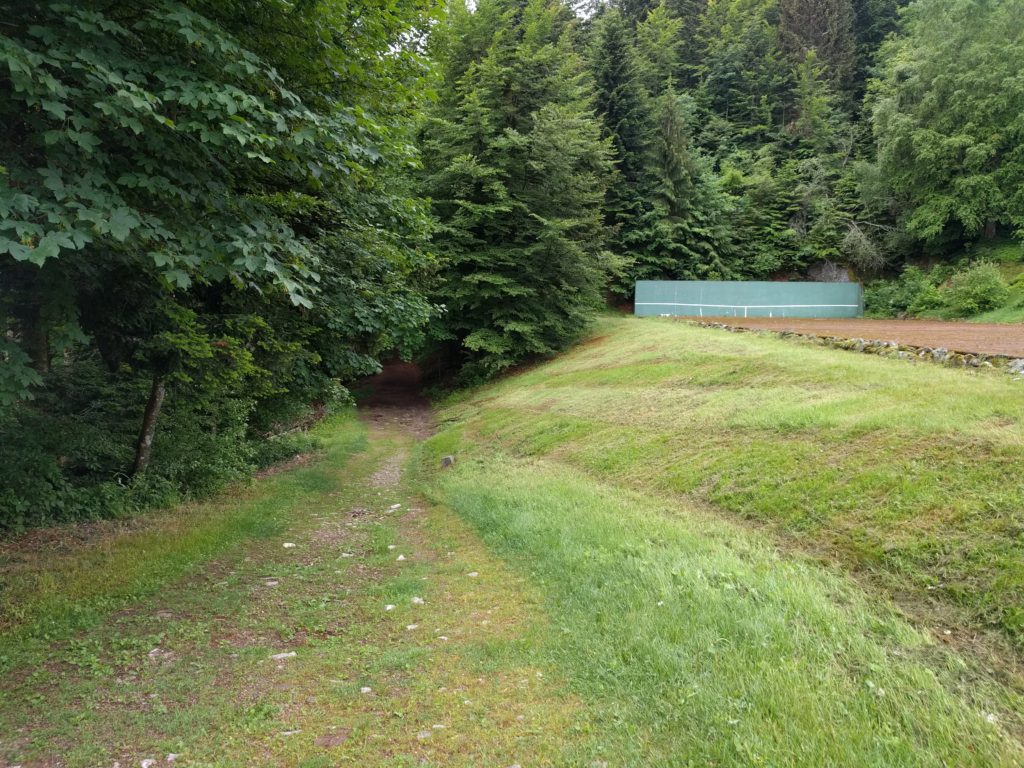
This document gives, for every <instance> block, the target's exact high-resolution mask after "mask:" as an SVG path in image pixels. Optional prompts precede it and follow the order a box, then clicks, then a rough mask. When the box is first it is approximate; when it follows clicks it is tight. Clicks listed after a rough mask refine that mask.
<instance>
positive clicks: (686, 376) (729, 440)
mask: <svg viewBox="0 0 1024 768" xmlns="http://www.w3.org/2000/svg"><path fill="white" fill-rule="evenodd" d="M442 420H443V423H444V424H445V428H444V429H443V430H442V431H441V432H440V433H439V434H438V435H436V436H435V437H433V438H432V439H431V440H430V441H428V443H427V444H426V447H425V451H424V461H425V462H426V464H425V465H426V466H433V465H435V464H436V461H437V459H438V458H439V457H440V456H443V455H446V454H454V455H456V457H457V464H456V470H455V471H447V472H443V473H439V474H437V475H436V476H435V477H434V479H433V480H430V481H429V482H430V484H431V485H430V487H431V493H432V494H433V497H434V498H435V500H436V501H438V502H439V503H443V504H446V505H448V506H449V507H451V508H452V509H454V510H455V511H456V512H458V513H459V514H460V515H462V516H463V517H464V518H465V519H466V520H468V521H469V522H470V523H471V524H472V525H473V526H474V527H475V529H476V530H477V531H478V532H479V534H480V535H481V536H482V538H483V539H484V541H485V542H486V543H487V544H488V545H489V546H491V547H492V548H493V549H494V550H495V551H496V552H498V553H499V554H501V555H502V556H503V557H504V558H505V559H506V560H508V561H509V562H510V563H511V564H512V565H513V566H514V567H517V568H519V569H520V570H521V572H522V573H524V574H527V575H528V576H529V577H530V578H531V580H532V581H533V582H534V583H536V584H538V585H539V586H540V588H541V589H542V591H543V593H544V595H545V603H544V605H545V609H546V611H547V613H548V619H549V621H550V622H551V625H552V633H551V636H550V637H549V638H548V641H547V643H546V644H545V646H544V649H543V650H542V651H540V652H542V653H546V654H549V658H550V659H551V661H552V663H554V664H556V665H557V666H558V667H559V668H560V669H561V670H562V672H563V675H564V676H565V677H567V678H568V679H569V680H571V681H572V684H573V685H574V686H575V688H574V690H575V692H576V694H577V695H579V696H580V697H581V698H582V699H583V700H585V701H588V702H589V703H590V705H591V706H592V707H595V708H598V709H599V710H600V709H601V708H604V711H605V712H606V713H607V723H608V726H607V731H606V734H605V735H606V739H607V748H608V750H609V755H610V758H609V765H616V764H629V765H737V766H738V765H808V766H810V765H815V766H818V765H836V766H839V765H842V766H847V765H875V766H893V765H907V766H911V765H915V766H917V765H1001V764H1008V765H1009V764H1020V763H1021V760H1022V752H1021V744H1020V736H1021V733H1022V730H1024V728H1022V721H1021V712H1022V708H1024V707H1022V699H1021V695H1020V694H1021V690H1022V686H1021V676H1020V667H1019V660H1020V652H1021V649H1022V640H1024V624H1022V619H1024V613H1022V607H1024V594H1022V589H1021V586H1022V578H1024V563H1022V561H1021V554H1022V549H1024V542H1022V539H1021V532H1022V526H1021V524H1022V521H1024V504H1022V502H1024V489H1022V483H1021V470H1022V468H1024V383H1022V382H1019V381H1014V380H1012V379H1010V378H1009V377H1007V376H1006V375H1005V374H999V373H996V372H992V371H984V370H983V371H962V370H952V369H945V368H941V367H939V366H935V365H930V364H912V363H908V362H904V361H895V360H888V359H882V358H877V357H872V356H867V355H858V354H854V353H849V352H843V351H837V350H829V349H824V348H820V347H815V346H810V345H803V344H801V343H798V342H794V341H788V340H781V339H777V338H774V337H765V336H757V335H753V334H732V333H728V332H725V331H721V330H716V329H706V328H698V327H694V326H691V325H688V324H685V323H680V322H672V321H661V320H643V321H641V320H634V319H625V318H615V319H612V318H609V319H605V320H603V321H602V323H601V325H600V327H599V328H598V330H597V333H596V335H595V337H594V338H593V339H592V340H591V341H589V342H588V343H585V344H583V345H581V346H580V347H578V348H577V349H576V350H574V351H572V352H570V353H569V354H566V355H564V356H562V357H560V358H558V359H557V360H554V361H553V362H550V363H547V364H544V365H540V366H538V367H535V368H533V369H530V370H528V371H526V372H524V373H521V374H519V375H516V376H512V377H510V378H507V379H506V380H504V381H502V382H500V383H498V384H496V385H493V386H490V387H486V388H483V389H480V390H478V391H476V392H474V393H472V394H470V395H468V396H464V397H462V398H460V399H458V400H456V401H453V402H451V403H450V404H449V405H448V406H447V408H446V409H445V410H444V411H443V412H442Z"/></svg>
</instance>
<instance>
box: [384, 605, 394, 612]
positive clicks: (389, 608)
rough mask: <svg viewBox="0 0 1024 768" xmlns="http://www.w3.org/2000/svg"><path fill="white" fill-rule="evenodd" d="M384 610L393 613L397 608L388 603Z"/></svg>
mask: <svg viewBox="0 0 1024 768" xmlns="http://www.w3.org/2000/svg"><path fill="white" fill-rule="evenodd" d="M384 610H385V611H393V610H395V606H393V605H391V604H390V603H388V604H387V605H385V606H384Z"/></svg>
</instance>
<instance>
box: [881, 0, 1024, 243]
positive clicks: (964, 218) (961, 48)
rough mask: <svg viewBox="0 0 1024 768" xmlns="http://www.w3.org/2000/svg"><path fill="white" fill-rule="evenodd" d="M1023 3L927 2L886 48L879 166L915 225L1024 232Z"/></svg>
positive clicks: (919, 230) (932, 234) (935, 233)
mask: <svg viewBox="0 0 1024 768" xmlns="http://www.w3.org/2000/svg"><path fill="white" fill-rule="evenodd" d="M1020 11H1021V9H1020V7H1019V5H1018V4H1017V3H1015V2H990V1H988V0H922V2H918V3H914V4H913V5H911V6H910V7H909V8H908V9H907V12H906V16H905V34H904V35H902V36H900V37H897V38H894V39H892V40H891V41H890V42H888V43H887V44H886V45H885V46H883V48H882V53H881V60H882V67H881V72H880V76H879V79H878V81H877V82H876V83H875V85H874V86H873V93H872V94H871V101H870V104H871V106H872V118H871V119H872V127H873V129H874V132H875V139H876V142H877V145H878V163H879V166H880V169H881V172H882V174H883V176H884V178H885V180H886V181H887V183H888V185H889V187H890V189H891V191H892V195H893V196H894V197H895V199H896V203H897V206H898V211H899V215H900V218H901V221H902V222H903V223H904V225H905V226H906V228H907V230H908V231H909V232H911V233H912V234H914V235H915V236H917V237H920V238H922V239H925V240H936V239H938V238H940V237H941V236H943V235H944V234H946V233H947V232H948V231H949V230H951V229H952V230H954V231H956V230H957V229H959V230H962V231H963V232H965V233H966V234H967V235H976V234H978V233H980V232H981V231H983V230H985V229H988V230H989V234H993V233H994V229H995V227H997V226H999V225H1002V226H1005V227H1014V228H1016V229H1017V230H1019V231H1024V195H1022V193H1021V190H1022V189H1024V119H1022V115H1024V82H1022V81H1021V78H1020V70H1019V62H1020V60H1021V58H1022V57H1024V14H1021V12H1020Z"/></svg>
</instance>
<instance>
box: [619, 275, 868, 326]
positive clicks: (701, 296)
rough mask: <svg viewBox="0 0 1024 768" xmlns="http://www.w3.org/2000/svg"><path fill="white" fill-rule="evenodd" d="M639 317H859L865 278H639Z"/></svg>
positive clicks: (862, 302) (862, 310) (637, 309)
mask: <svg viewBox="0 0 1024 768" xmlns="http://www.w3.org/2000/svg"><path fill="white" fill-rule="evenodd" d="M634 312H635V314H636V315H638V316H640V317H645V316H646V317H649V316H659V315H660V316H684V317H860V316H861V315H863V314H864V292H863V290H862V288H861V285H860V283H812V282H787V283H782V282H779V283H776V282H768V281H756V280H751V281H740V280H638V281H637V284H636V301H635V302H634Z"/></svg>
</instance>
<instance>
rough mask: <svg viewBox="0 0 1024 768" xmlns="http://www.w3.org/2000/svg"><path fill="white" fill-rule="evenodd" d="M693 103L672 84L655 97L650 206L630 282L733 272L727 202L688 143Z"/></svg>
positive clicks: (635, 242)
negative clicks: (683, 97)
mask: <svg viewBox="0 0 1024 768" xmlns="http://www.w3.org/2000/svg"><path fill="white" fill-rule="evenodd" d="M693 112H694V110H693V105H692V102H691V100H689V99H680V97H679V96H678V95H677V94H676V92H675V90H674V89H673V88H671V87H669V88H667V89H666V90H665V92H664V93H663V94H662V95H661V96H660V97H659V98H658V101H657V112H656V120H657V122H656V126H657V128H656V132H655V136H654V138H653V141H652V143H651V149H650V152H649V155H648V165H647V169H648V170H647V174H646V179H645V185H644V189H645V192H646V193H647V194H648V195H649V196H650V198H651V200H652V202H653V206H652V208H651V210H650V211H649V212H648V213H646V214H645V215H644V216H643V217H642V218H641V220H640V221H639V222H638V224H637V227H636V231H635V232H633V233H632V237H631V240H630V245H631V246H632V247H633V249H634V252H635V263H634V265H633V267H632V269H631V270H630V275H629V277H630V287H632V284H633V283H634V281H635V280H645V279H680V280H716V279H717V280H724V279H728V278H731V277H734V276H736V272H735V271H734V269H733V266H732V265H731V264H730V257H731V255H732V248H731V243H730V242H729V234H728V227H727V224H726V213H727V202H726V198H725V197H724V196H723V195H722V194H721V192H720V191H719V190H718V188H717V186H716V184H715V182H714V180H713V177H712V174H711V172H710V169H709V168H708V166H707V164H706V163H705V162H703V160H702V159H701V158H699V157H698V156H697V155H696V154H695V152H694V150H693V147H692V144H691V141H690V129H689V126H688V125H687V123H688V121H689V120H692V119H693Z"/></svg>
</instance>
